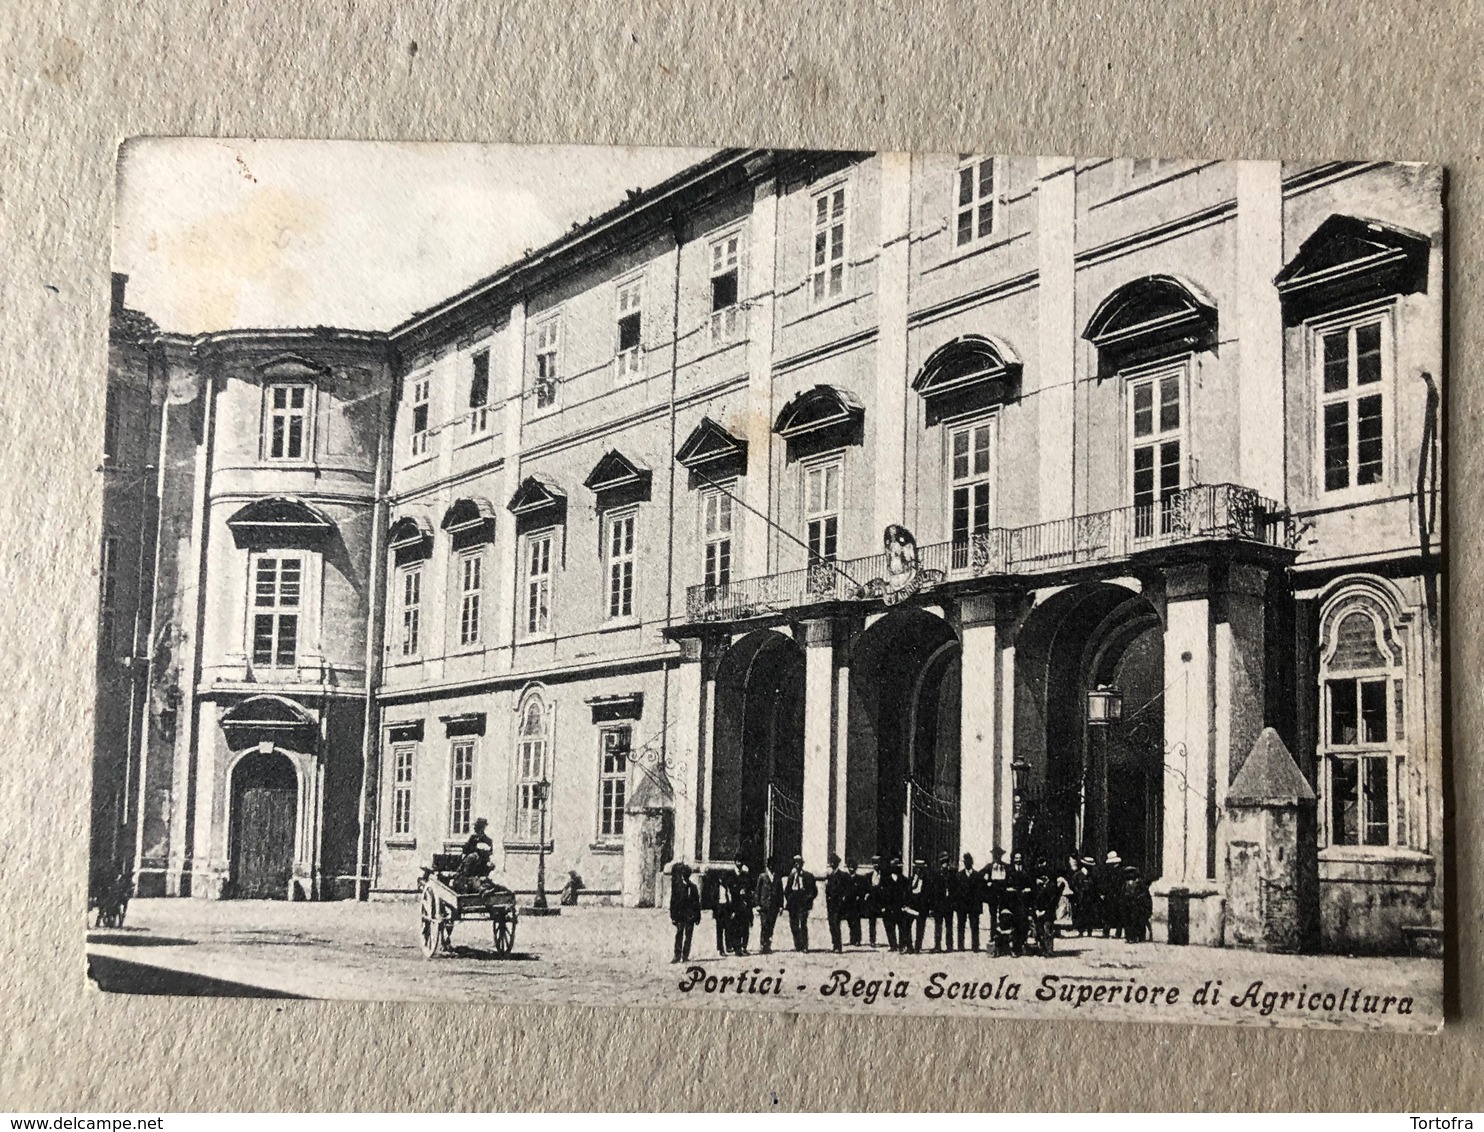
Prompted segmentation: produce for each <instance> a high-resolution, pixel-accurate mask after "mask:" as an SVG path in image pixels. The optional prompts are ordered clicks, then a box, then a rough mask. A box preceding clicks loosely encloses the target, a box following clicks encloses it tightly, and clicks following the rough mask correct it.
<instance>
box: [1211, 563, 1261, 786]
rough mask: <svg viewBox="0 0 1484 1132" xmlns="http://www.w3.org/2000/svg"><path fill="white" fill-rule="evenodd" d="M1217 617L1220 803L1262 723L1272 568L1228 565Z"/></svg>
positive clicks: (1240, 564)
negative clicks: (1265, 608)
mask: <svg viewBox="0 0 1484 1132" xmlns="http://www.w3.org/2000/svg"><path fill="white" fill-rule="evenodd" d="M1225 574H1226V576H1225V578H1224V579H1223V580H1222V584H1221V589H1220V592H1219V595H1218V600H1217V602H1216V604H1215V608H1214V609H1213V614H1214V616H1215V620H1216V627H1215V640H1216V663H1215V689H1216V705H1215V706H1216V737H1215V740H1216V741H1215V759H1216V765H1215V773H1214V774H1213V776H1212V777H1213V778H1214V779H1215V782H1216V799H1215V804H1216V806H1217V808H1218V813H1219V812H1220V807H1221V805H1222V804H1223V802H1224V801H1225V797H1226V786H1227V783H1229V782H1232V781H1234V780H1235V779H1236V776H1237V774H1238V772H1239V771H1240V770H1241V769H1242V761H1243V759H1245V758H1246V756H1247V752H1248V751H1250V750H1252V745H1253V744H1254V743H1256V742H1257V737H1258V735H1259V734H1260V733H1261V732H1262V727H1263V722H1264V719H1263V716H1264V712H1263V708H1264V701H1265V697H1266V678H1265V677H1266V664H1267V653H1266V634H1265V632H1264V624H1263V618H1264V607H1265V605H1266V597H1267V581H1268V573H1267V570H1265V569H1264V568H1262V567H1260V566H1253V565H1250V564H1247V563H1242V562H1233V563H1232V564H1231V565H1229V566H1228V567H1227V568H1226V571H1225Z"/></svg>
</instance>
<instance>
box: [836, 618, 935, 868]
mask: <svg viewBox="0 0 1484 1132" xmlns="http://www.w3.org/2000/svg"><path fill="white" fill-rule="evenodd" d="M961 657H962V650H961V648H960V645H959V640H958V636H957V635H956V634H955V633H954V631H953V629H952V628H951V627H950V626H949V625H948V623H947V622H946V621H944V620H943V619H942V618H941V617H936V616H934V615H933V614H931V613H927V612H925V611H923V610H920V609H904V610H898V611H896V612H893V613H889V614H887V615H886V616H885V617H883V618H882V619H881V620H880V621H878V622H876V624H874V625H872V626H871V627H870V628H869V629H867V630H866V631H865V632H864V633H862V634H861V635H860V637H859V638H858V639H857V640H856V642H855V646H854V648H853V649H852V653H851V659H850V696H849V705H850V730H849V734H848V737H847V746H846V751H847V758H848V760H849V766H848V774H847V776H846V777H847V781H846V797H845V806H844V813H845V854H846V856H848V857H851V858H853V859H855V860H858V861H869V860H870V859H871V858H872V857H873V856H879V857H880V858H881V859H882V861H883V862H885V861H889V860H891V859H892V858H894V857H899V858H901V860H902V861H903V863H904V864H905V865H907V866H908V867H910V865H911V861H912V860H913V858H914V857H921V858H922V859H923V860H925V861H936V859H937V857H938V855H939V854H940V853H948V854H949V855H950V856H951V857H954V856H956V855H957V853H958V831H959V808H958V805H959V804H958V799H959V721H960V711H961V699H962V676H961V667H962V666H961Z"/></svg>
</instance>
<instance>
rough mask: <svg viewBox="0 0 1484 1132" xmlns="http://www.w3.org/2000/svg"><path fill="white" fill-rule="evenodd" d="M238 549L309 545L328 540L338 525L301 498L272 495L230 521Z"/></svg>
mask: <svg viewBox="0 0 1484 1132" xmlns="http://www.w3.org/2000/svg"><path fill="white" fill-rule="evenodd" d="M227 529H228V530H229V531H231V532H232V537H233V538H234V539H235V540H236V542H237V545H238V547H239V548H243V549H251V548H257V547H270V546H272V547H279V546H294V547H302V546H310V545H313V544H316V543H318V542H320V541H322V540H323V539H325V538H327V537H329V535H330V533H331V532H332V531H333V530H334V529H335V524H334V523H333V522H331V521H330V519H329V518H328V517H327V516H326V515H325V514H324V513H323V512H321V511H319V510H318V509H316V508H314V507H311V506H310V505H309V504H307V503H305V502H303V501H302V500H299V499H293V498H290V497H287V496H273V497H270V498H268V499H258V500H254V501H253V502H252V503H249V504H248V505H247V506H245V507H243V508H241V509H239V510H238V511H236V512H235V513H234V514H233V515H232V517H231V518H229V519H228V520H227Z"/></svg>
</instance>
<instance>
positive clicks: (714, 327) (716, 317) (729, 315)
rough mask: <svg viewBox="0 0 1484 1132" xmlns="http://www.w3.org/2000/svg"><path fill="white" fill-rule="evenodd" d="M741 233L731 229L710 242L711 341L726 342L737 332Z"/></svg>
mask: <svg viewBox="0 0 1484 1132" xmlns="http://www.w3.org/2000/svg"><path fill="white" fill-rule="evenodd" d="M741 247H742V233H740V232H733V233H731V234H730V235H728V236H723V237H721V238H720V239H719V240H714V241H712V244H711V341H713V342H726V341H729V340H731V339H732V338H733V337H735V336H736V334H737V321H738V316H739V315H740V313H741V311H740V306H739V300H740V297H741V287H740V276H741Z"/></svg>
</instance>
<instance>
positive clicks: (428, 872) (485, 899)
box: [420, 854, 518, 959]
mask: <svg viewBox="0 0 1484 1132" xmlns="http://www.w3.org/2000/svg"><path fill="white" fill-rule="evenodd" d="M444 858H445V855H444V854H439V855H438V856H435V857H434V858H433V866H432V868H427V869H424V870H423V882H422V895H421V897H420V911H421V914H422V946H423V955H424V957H425V958H428V959H433V958H436V957H437V956H439V955H445V954H447V953H448V952H449V951H451V950H452V948H453V926H454V924H456V923H458V922H459V921H460V920H487V921H488V922H489V924H490V928H491V930H492V932H493V934H494V942H495V954H496V955H498V956H500V957H501V958H504V957H505V956H507V955H509V954H510V953H511V951H513V950H514V948H515V923H516V920H517V918H518V915H517V913H516V910H515V893H514V892H512V891H511V890H510V889H508V888H505V887H503V886H502V885H498V884H495V883H494V882H493V881H491V880H489V879H488V878H478V879H470V878H465V877H460V876H458V875H457V863H458V859H457V856H453V866H454V867H453V868H447V867H445V866H447V865H448V863H449V862H448V860H447V859H444Z"/></svg>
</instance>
